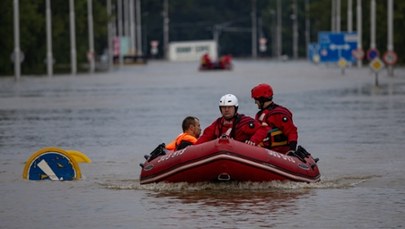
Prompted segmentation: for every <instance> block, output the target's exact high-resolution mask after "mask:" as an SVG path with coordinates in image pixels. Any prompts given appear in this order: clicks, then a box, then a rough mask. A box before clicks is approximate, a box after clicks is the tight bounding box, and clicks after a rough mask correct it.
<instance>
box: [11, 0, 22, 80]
mask: <svg viewBox="0 0 405 229" xmlns="http://www.w3.org/2000/svg"><path fill="white" fill-rule="evenodd" d="M13 3H14V4H13V11H14V13H13V14H14V75H15V80H17V81H18V80H19V79H20V76H21V62H20V53H21V51H20V15H19V11H20V6H19V0H14V1H13Z"/></svg>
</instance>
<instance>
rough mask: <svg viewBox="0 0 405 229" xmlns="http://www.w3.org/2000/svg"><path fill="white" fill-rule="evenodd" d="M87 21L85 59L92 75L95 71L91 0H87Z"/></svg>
mask: <svg viewBox="0 0 405 229" xmlns="http://www.w3.org/2000/svg"><path fill="white" fill-rule="evenodd" d="M87 19H88V23H89V52H88V53H87V58H88V59H89V65H90V68H89V72H90V73H94V69H95V60H94V58H95V53H94V32H93V0H87Z"/></svg>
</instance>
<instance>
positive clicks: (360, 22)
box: [356, 0, 363, 68]
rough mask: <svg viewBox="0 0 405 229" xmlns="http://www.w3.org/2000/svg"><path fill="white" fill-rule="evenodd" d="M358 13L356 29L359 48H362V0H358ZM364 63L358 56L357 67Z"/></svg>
mask: <svg viewBox="0 0 405 229" xmlns="http://www.w3.org/2000/svg"><path fill="white" fill-rule="evenodd" d="M356 10H357V14H356V21H357V25H356V27H357V28H356V30H357V50H362V39H361V36H362V31H363V30H362V7H361V0H357V6H356ZM362 64H363V61H362V60H361V59H360V58H358V59H357V67H358V68H361V66H362Z"/></svg>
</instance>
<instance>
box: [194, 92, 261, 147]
mask: <svg viewBox="0 0 405 229" xmlns="http://www.w3.org/2000/svg"><path fill="white" fill-rule="evenodd" d="M238 106H239V105H238V98H237V97H236V96H235V95H232V94H226V95H224V96H222V97H221V99H220V100H219V110H220V112H221V114H222V117H220V118H218V119H216V120H215V121H214V122H213V123H212V124H211V125H210V126H208V127H207V128H205V129H204V131H203V134H202V135H201V136H200V137H199V138H198V140H197V142H196V143H195V144H196V145H198V144H201V143H204V142H208V141H211V140H214V139H216V138H219V137H221V136H224V135H226V136H228V137H230V138H233V139H235V140H237V141H241V142H249V143H250V144H253V145H255V144H259V143H260V142H261V141H262V139H263V138H264V137H265V136H266V134H267V130H268V129H267V128H264V127H263V126H262V125H261V124H260V123H259V122H258V121H257V120H255V119H254V118H252V117H249V116H246V115H243V114H239V113H238Z"/></svg>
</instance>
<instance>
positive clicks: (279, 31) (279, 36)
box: [277, 0, 283, 58]
mask: <svg viewBox="0 0 405 229" xmlns="http://www.w3.org/2000/svg"><path fill="white" fill-rule="evenodd" d="M282 24H283V23H282V17H281V0H277V58H281V54H282V46H283V41H282V28H281V26H282Z"/></svg>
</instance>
